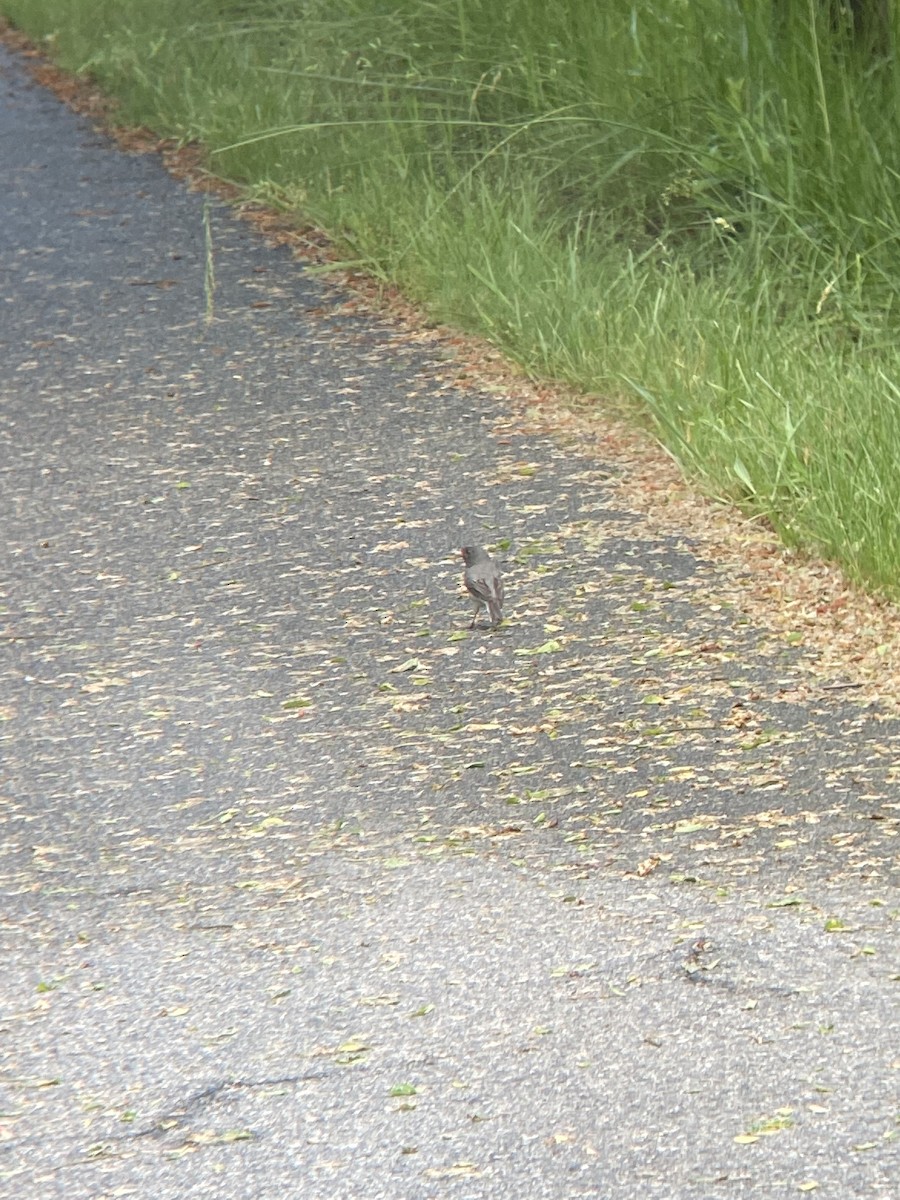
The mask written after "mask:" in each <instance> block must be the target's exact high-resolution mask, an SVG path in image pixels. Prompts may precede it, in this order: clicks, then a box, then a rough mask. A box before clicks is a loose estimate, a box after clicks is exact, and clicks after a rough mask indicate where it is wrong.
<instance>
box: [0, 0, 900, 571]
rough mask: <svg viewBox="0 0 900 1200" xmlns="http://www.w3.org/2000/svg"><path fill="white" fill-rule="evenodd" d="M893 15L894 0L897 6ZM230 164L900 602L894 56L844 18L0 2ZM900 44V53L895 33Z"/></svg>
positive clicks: (663, 5) (803, 2) (439, 307)
mask: <svg viewBox="0 0 900 1200" xmlns="http://www.w3.org/2000/svg"><path fill="white" fill-rule="evenodd" d="M893 7H894V6H891V10H893ZM0 11H4V12H5V13H7V14H8V15H9V16H10V17H11V18H12V19H13V20H14V21H15V22H17V23H19V24H20V25H21V26H22V27H23V28H25V29H26V30H28V31H29V32H31V33H32V35H34V36H37V37H47V38H49V41H48V43H47V44H48V45H49V46H50V48H51V49H52V50H53V52H54V53H55V54H56V55H57V57H58V58H59V59H60V60H61V61H62V62H63V63H64V64H65V65H66V66H68V67H70V68H74V69H76V70H80V71H88V72H90V73H91V74H92V75H94V76H95V77H96V78H97V79H98V81H99V82H100V83H101V84H102V85H103V86H104V87H106V88H107V89H109V90H111V91H113V92H115V94H116V95H118V96H119V97H120V99H121V103H122V111H123V115H124V116H125V118H126V119H128V120H133V121H140V122H145V123H151V124H153V125H154V126H155V127H157V128H158V129H160V130H162V131H164V132H166V133H168V134H172V135H175V136H177V137H181V138H184V139H185V140H187V139H194V138H197V139H201V140H202V141H203V142H205V144H206V145H207V146H208V147H209V150H210V152H211V160H210V161H211V163H212V164H213V168H214V169H215V170H216V171H218V172H220V173H221V174H223V175H226V176H228V177H230V178H233V179H237V180H241V181H243V182H245V183H246V184H247V185H248V186H249V187H250V188H251V189H252V190H254V191H255V192H256V193H257V194H259V195H262V196H265V197H267V198H269V199H271V200H273V201H274V202H276V203H280V204H284V205H288V206H292V207H294V208H296V209H298V210H300V211H302V212H303V213H304V214H305V215H308V216H312V217H313V218H315V219H317V220H319V221H321V222H322V223H323V224H324V225H325V226H326V227H327V228H329V229H330V230H331V231H332V233H333V234H334V235H335V236H336V237H337V238H338V239H339V240H340V241H341V243H342V244H343V246H344V250H345V253H346V256H347V258H348V259H353V260H355V261H359V262H362V263H364V264H366V265H368V266H369V267H370V269H372V270H373V271H375V272H376V273H378V274H380V275H382V276H384V277H385V278H390V279H393V280H396V281H397V282H399V283H400V284H401V286H402V287H403V288H405V289H406V290H407V291H408V292H409V293H410V294H412V295H413V296H414V297H416V298H417V299H419V300H421V301H423V302H424V303H426V304H427V305H428V306H429V307H430V309H431V310H432V311H433V312H434V313H435V314H436V315H437V316H439V317H441V318H443V319H447V320H450V321H453V322H455V323H457V324H458V325H461V326H463V327H467V328H472V329H478V330H482V331H484V332H486V333H487V334H488V335H489V336H490V337H491V338H493V339H494V340H495V341H496V342H497V343H498V344H499V345H501V346H503V347H504V348H505V349H506V350H507V351H508V352H509V353H510V354H512V355H513V356H515V357H517V358H518V359H519V360H521V361H522V362H523V363H524V364H525V365H526V366H527V367H528V369H529V370H531V371H533V372H535V373H540V374H549V375H553V376H557V377H562V378H565V379H567V380H569V381H572V382H574V383H576V384H577V385H579V386H581V387H583V388H585V389H586V390H587V391H589V392H591V393H594V394H608V395H615V396H617V397H623V396H624V397H629V398H630V400H631V402H632V403H633V405H634V411H635V413H636V417H637V419H644V420H647V421H649V422H651V423H652V425H653V427H654V429H655V430H656V432H657V433H658V435H659V437H660V438H661V439H662V440H663V441H664V442H665V443H666V444H667V445H668V446H669V447H670V449H671V450H672V451H673V452H674V453H675V454H676V455H677V456H678V457H679V458H680V460H681V461H682V462H683V463H684V464H685V469H686V470H687V471H689V472H691V473H693V474H694V475H695V476H697V477H699V478H701V479H702V480H703V482H704V485H705V486H706V487H707V488H708V489H709V490H711V491H713V492H715V493H717V494H719V495H722V496H723V497H727V498H730V499H732V500H735V501H737V502H738V503H740V504H742V505H743V506H744V507H746V508H747V509H749V510H751V511H754V512H759V513H764V514H766V515H767V516H768V517H769V518H770V519H771V520H772V521H773V522H774V523H775V524H776V526H777V527H778V528H779V530H780V531H781V532H782V534H783V536H784V537H785V538H786V539H788V540H790V541H792V542H794V543H796V544H798V545H803V546H806V547H810V548H812V549H813V550H814V551H816V552H819V553H823V554H825V555H827V556H830V557H833V558H835V559H837V560H839V561H840V562H841V563H842V564H843V565H844V566H845V568H846V569H847V570H848V572H849V573H850V574H851V575H853V576H855V577H857V578H860V579H863V580H865V581H867V582H868V583H869V585H870V586H873V587H875V588H880V589H884V590H886V591H888V592H890V593H893V594H895V595H896V594H898V593H900V520H898V516H900V513H898V508H900V487H898V486H897V485H896V483H895V463H896V462H897V461H898V455H900V369H898V368H900V352H898V349H897V348H896V347H897V341H898V339H897V332H898V324H900V320H898V318H900V295H898V291H900V255H898V246H900V243H898V236H897V233H898V230H900V211H898V210H900V199H898V197H900V189H898V170H900V119H898V118H900V66H898V64H897V62H896V60H895V58H894V56H893V54H892V53H891V52H890V51H891V48H892V41H893V36H894V35H895V34H896V33H897V32H898V31H896V30H893V31H891V30H886V29H884V28H881V27H879V28H878V29H877V30H875V31H874V32H873V35H872V37H870V38H868V39H860V38H858V37H855V36H854V35H853V32H852V30H851V29H850V27H849V21H848V18H847V11H848V10H845V9H843V8H842V6H841V5H840V4H839V3H836V2H834V3H831V2H830V0H654V3H653V4H643V5H638V4H633V3H628V2H626V0H604V3H602V4H598V3H596V0H505V2H504V3H503V4H484V3H482V2H481V0H431V2H427V0H426V2H424V3H423V2H422V0H396V2H393V3H390V4H386V3H384V2H383V0H327V2H326V0H303V2H301V0H193V2H192V3H191V4H185V3H184V2H183V0H178V2H177V3H176V2H175V0H156V2H155V3H154V4H152V5H149V4H146V3H145V2H144V0H0ZM898 44H900V43H898Z"/></svg>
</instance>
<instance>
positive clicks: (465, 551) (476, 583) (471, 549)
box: [462, 546, 503, 629]
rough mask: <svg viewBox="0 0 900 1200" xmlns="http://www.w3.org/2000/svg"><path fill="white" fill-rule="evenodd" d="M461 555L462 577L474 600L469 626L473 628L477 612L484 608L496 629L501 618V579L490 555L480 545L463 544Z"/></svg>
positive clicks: (492, 626) (493, 627)
mask: <svg viewBox="0 0 900 1200" xmlns="http://www.w3.org/2000/svg"><path fill="white" fill-rule="evenodd" d="M462 556H463V561H464V562H465V564H466V570H465V574H464V575H463V579H464V580H465V584H466V589H467V590H468V592H469V595H470V596H471V597H472V599H473V600H474V602H475V615H474V616H473V617H472V624H471V625H470V626H469V628H470V629H474V628H475V622H476V621H477V620H478V614H479V613H480V612H481V610H482V609H483V608H486V609H487V610H488V614H489V615H490V618H491V628H492V629H496V628H497V626H498V625H499V624H500V622H501V621H502V620H503V580H502V579H501V578H500V572H499V571H498V570H497V566H496V564H495V563H494V561H493V559H492V558H491V556H490V555H489V554H488V553H487V552H486V551H485V550H482V549H481V547H480V546H463V548H462Z"/></svg>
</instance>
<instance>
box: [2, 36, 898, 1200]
mask: <svg viewBox="0 0 900 1200" xmlns="http://www.w3.org/2000/svg"><path fill="white" fill-rule="evenodd" d="M0 143H2V146H3V153H2V155H0V176H2V184H0V186H2V194H3V196H4V201H3V221H2V223H0V246H2V259H0V261H2V265H3V272H2V279H3V294H2V301H3V311H2V318H0V342H2V358H0V527H2V529H3V531H4V536H3V539H2V544H0V823H2V839H0V844H2V853H0V873H2V880H0V882H2V887H3V895H4V904H3V920H2V923H0V939H2V940H0V954H2V960H0V961H2V964H3V970H2V972H0V1028H2V1030H3V1034H4V1037H3V1041H2V1047H0V1055H2V1063H3V1065H2V1076H0V1195H9V1196H10V1197H17V1198H25V1200H30V1198H31V1197H34V1198H35V1200H36V1198H37V1197H44V1196H48V1195H55V1194H65V1195H66V1196H67V1197H69V1198H70V1200H99V1198H100V1197H106V1196H110V1197H111V1196H127V1195H136V1196H150V1195H152V1196H154V1197H158V1198H159V1200H169V1198H172V1200H176V1198H178V1200H182V1198H184V1197H206V1196H209V1197H213V1196H215V1197H217V1198H221V1200H231V1198H234V1200H249V1198H259V1200H263V1198H265V1200H271V1198H276V1197H298V1198H302V1200H343V1198H347V1200H350V1198H351V1197H352V1198H354V1200H370V1198H371V1200H375V1198H379V1197H388V1196H390V1197H403V1198H408V1200H419V1198H423V1200H425V1198H427V1200H431V1198H432V1197H435V1198H436V1197H441V1198H443V1197H460V1198H463V1197H465V1198H466V1200H470V1198H479V1200H480V1198H482V1197H484V1198H485V1200H487V1198H488V1197H490V1198H491V1200H494V1198H499V1200H504V1198H506V1197H509V1198H510V1200H513V1198H515V1200H522V1198H523V1197H528V1198H529V1200H530V1198H535V1200H538V1198H541V1197H547V1198H550V1200H564V1198H565V1200H568V1198H569V1197H580V1196H597V1197H605V1198H610V1200H619V1198H622V1200H626V1198H631V1197H635V1196H641V1197H660V1198H661V1200H662V1198H665V1200H674V1198H679V1200H680V1198H682V1197H684V1198H689V1197H690V1198H694V1197H696V1198H698V1200H699V1198H703V1200H719V1198H720V1197H721V1198H723V1200H725V1198H726V1197H727V1198H729V1200H730V1198H733V1197H766V1198H767V1200H768V1198H770V1197H777V1196H781V1195H794V1194H796V1193H798V1191H799V1192H800V1193H801V1194H803V1193H804V1192H811V1193H813V1194H815V1195H817V1196H820V1197H829V1198H831V1197H833V1198H834V1200H850V1198H855V1197H888V1196H891V1195H895V1194H896V1193H895V1189H896V1180H897V1178H900V1126H898V1113H900V1087H898V1081H900V1045H898V1039H897V1028H898V1020H897V1017H898V1010H897V986H898V980H900V963H898V953H897V920H898V914H900V893H898V887H897V829H898V809H900V789H898V765H897V760H898V747H900V722H898V720H897V719H896V718H895V717H893V716H892V715H891V714H890V712H888V711H887V710H886V709H885V708H883V707H880V706H878V705H877V704H875V703H859V702H857V701H855V700H854V699H853V698H852V696H853V693H852V692H850V691H844V690H842V689H841V688H840V687H831V686H827V684H828V683H829V680H827V679H825V680H823V678H822V676H821V674H820V673H817V672H816V670H815V669H814V665H813V664H812V663H811V662H810V660H809V658H808V657H807V656H806V655H805V654H804V652H803V649H802V648H796V647H792V646H791V645H790V644H789V643H788V642H786V641H785V639H784V638H778V637H773V636H771V634H770V633H769V632H767V631H766V630H764V629H762V628H761V627H760V626H759V625H758V624H756V623H755V622H754V621H753V620H752V619H750V617H749V616H748V615H747V613H746V612H745V611H743V610H742V609H741V608H740V607H739V606H736V605H735V604H733V603H731V602H730V601H729V600H728V599H727V598H725V597H726V596H727V595H731V594H733V592H734V588H735V584H734V580H733V579H731V580H727V581H726V580H725V579H724V578H723V575H722V569H721V566H720V564H719V563H717V562H716V561H715V560H714V559H713V558H711V557H709V556H708V555H707V554H705V552H704V546H703V544H702V543H701V542H699V541H698V540H696V539H695V538H693V537H692V536H691V535H690V534H689V533H687V532H683V533H679V532H678V531H677V530H674V529H669V530H667V531H661V529H660V526H659V523H658V522H653V521H648V520H647V518H646V517H645V516H644V515H643V514H642V513H641V512H640V511H638V510H637V509H635V508H633V507H631V506H629V505H628V504H627V503H626V502H625V499H624V496H625V493H624V492H623V490H622V486H621V483H620V481H619V479H618V475H619V465H618V463H616V462H613V461H609V462H606V461H604V460H603V458H602V453H600V454H599V455H598V453H596V448H595V452H593V453H591V454H587V453H582V452H580V451H579V450H578V448H577V446H576V445H573V444H572V443H571V442H563V441H561V440H559V439H554V438H552V437H550V436H549V435H548V433H547V432H546V431H545V429H544V428H543V427H539V424H540V423H539V422H536V421H529V420H527V419H525V416H524V415H523V408H522V405H521V404H520V403H518V402H514V401H513V400H512V399H510V401H509V402H507V398H506V397H505V396H504V395H503V394H502V393H500V394H498V392H497V391H496V390H481V391H479V390H477V389H475V388H473V387H471V386H469V387H462V386H460V384H459V370H458V368H457V367H456V366H454V365H453V364H452V363H450V362H448V359H447V356H446V354H445V353H444V351H443V349H442V347H441V344H440V343H439V342H432V341H430V340H429V339H428V338H426V337H423V338H416V337H415V336H411V335H410V332H409V329H408V327H407V325H406V324H405V323H403V322H401V321H399V320H392V319H390V318H389V317H381V318H378V317H376V316H373V315H371V314H367V313H364V312H362V311H361V310H360V308H359V305H358V304H356V303H355V302H354V300H353V298H352V297H351V296H349V295H342V294H341V293H340V292H338V291H337V290H335V289H334V288H333V287H331V286H327V285H326V284H325V283H323V282H322V281H321V280H320V279H318V278H317V277H316V276H315V275H314V274H313V273H311V272H309V271H307V270H304V267H303V264H302V263H299V262H297V261H296V260H295V259H294V257H293V256H292V254H291V252H290V250H289V249H288V248H287V247H285V246H280V245H275V244H272V243H271V242H270V241H267V240H266V239H265V238H263V237H261V236H260V234H259V233H258V232H257V231H256V230H255V229H254V228H253V227H252V226H251V225H249V224H248V223H247V222H244V221H241V220H239V219H238V218H237V217H236V216H235V214H234V213H233V212H232V211H231V210H230V209H229V208H228V207H227V205H225V204H224V203H223V202H221V201H220V200H218V199H216V198H215V197H213V196H209V195H203V194H200V193H198V192H195V191H191V190H190V189H189V188H188V187H186V186H185V184H184V183H182V182H180V181H178V180H175V179H173V178H172V177H171V176H170V175H168V174H167V173H166V172H165V170H164V168H163V166H162V164H161V162H160V160H159V159H158V158H157V157H156V156H150V155H146V154H126V153H123V152H122V151H121V149H119V148H117V147H116V146H115V145H114V144H113V143H112V142H111V141H110V140H109V139H108V138H107V137H106V136H105V135H103V134H102V133H99V132H97V131H96V130H95V129H94V128H93V127H92V126H91V124H90V123H89V122H88V121H86V120H85V119H84V118H83V117H81V116H78V115H76V114H74V113H73V112H71V111H70V110H68V109H67V108H65V107H64V106H63V105H61V104H60V103H59V101H58V100H57V99H56V98H55V97H53V96H52V95H51V94H50V93H48V92H46V91H44V90H42V89H41V88H39V87H37V86H35V84H34V83H33V82H32V81H31V80H30V78H29V76H28V74H27V72H26V71H25V69H24V66H23V63H22V61H21V59H20V58H19V57H18V56H16V55H15V54H12V53H10V52H9V51H7V50H0ZM210 260H211V261H212V262H213V264H214V268H215V272H214V285H215V286H214V290H213V288H212V284H213V279H212V277H211V275H210V272H209V263H210ZM470 542H475V543H483V544H485V545H488V546H490V547H491V548H492V552H493V553H494V554H495V557H496V558H497V560H498V562H499V563H500V565H501V567H502V569H503V573H504V579H505V583H506V593H507V598H508V599H507V606H506V607H507V620H506V622H505V623H504V625H503V626H502V627H501V628H500V629H499V630H498V631H496V632H495V633H490V632H488V631H485V630H475V631H472V632H470V631H469V630H468V623H469V620H470V617H471V609H470V606H469V604H468V601H467V598H466V595H465V593H464V590H463V588H462V586H461V575H462V572H461V563H460V560H459V556H458V552H457V549H456V548H457V547H458V546H460V545H462V544H466V543H470ZM831 682H832V683H834V682H840V681H839V680H831Z"/></svg>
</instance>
